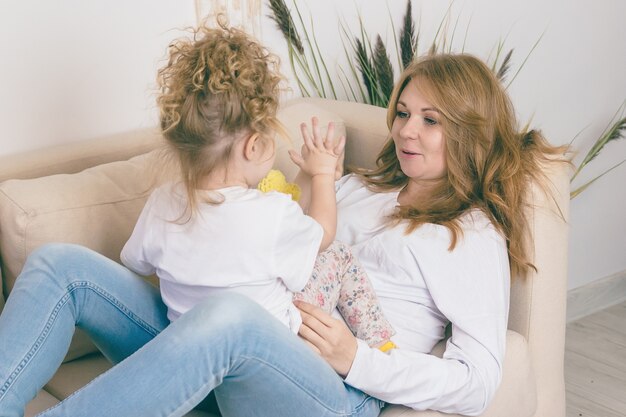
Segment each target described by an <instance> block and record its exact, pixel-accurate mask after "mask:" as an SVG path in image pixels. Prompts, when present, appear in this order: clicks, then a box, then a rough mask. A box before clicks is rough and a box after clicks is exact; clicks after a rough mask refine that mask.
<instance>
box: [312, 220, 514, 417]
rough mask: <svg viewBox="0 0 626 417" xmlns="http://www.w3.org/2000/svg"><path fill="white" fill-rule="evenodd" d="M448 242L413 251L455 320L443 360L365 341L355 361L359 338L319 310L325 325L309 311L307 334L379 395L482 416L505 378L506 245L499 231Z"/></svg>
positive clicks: (338, 366) (356, 382)
mask: <svg viewBox="0 0 626 417" xmlns="http://www.w3.org/2000/svg"><path fill="white" fill-rule="evenodd" d="M444 243H446V242H444V240H443V239H442V240H441V241H439V240H437V239H435V241H433V240H428V239H424V240H423V242H420V243H419V245H418V246H417V247H412V248H411V249H412V250H415V251H417V252H416V253H415V258H416V259H418V260H419V261H418V263H419V267H420V268H421V269H422V272H423V275H424V278H425V280H426V283H427V286H428V289H429V290H430V292H431V296H432V298H433V300H434V302H435V304H436V305H437V308H438V309H439V310H440V311H441V313H442V314H444V315H445V316H446V317H447V318H448V319H449V320H450V321H451V323H452V336H451V338H450V339H449V340H448V343H447V346H446V351H445V353H444V355H443V357H442V358H438V357H435V356H433V355H430V354H427V353H420V352H412V351H408V350H405V349H403V348H402V346H399V348H398V349H394V350H392V351H390V353H388V354H387V353H383V352H381V351H379V350H377V349H372V348H370V347H368V346H367V345H366V344H365V343H364V342H362V341H357V343H358V347H357V349H356V353H355V354H354V357H353V361H352V362H351V363H350V364H348V362H349V360H347V359H345V357H346V355H347V357H349V352H351V351H352V349H353V347H352V342H350V341H349V340H347V338H346V337H345V333H344V335H343V336H341V337H338V336H333V334H335V333H338V332H339V331H340V325H339V323H334V324H333V322H331V321H329V320H327V319H325V318H323V317H322V318H321V319H320V314H319V313H316V312H313V314H312V315H313V316H314V317H316V320H319V321H320V323H315V322H314V321H313V319H311V318H310V317H306V316H304V319H305V325H306V328H305V330H304V331H302V332H301V335H302V336H303V337H304V338H305V339H307V340H308V341H309V342H310V343H312V344H314V345H315V346H316V348H317V349H318V350H319V351H320V352H321V353H322V356H324V358H325V359H326V360H327V361H328V362H329V363H330V364H331V365H332V366H333V367H334V368H335V370H336V371H337V372H338V373H340V374H342V373H344V372H345V370H346V369H349V372H348V374H347V376H346V378H345V381H346V382H347V383H348V384H350V385H352V386H354V387H356V388H359V389H361V390H362V391H364V392H366V393H368V394H370V395H372V396H374V397H377V398H379V399H381V400H383V401H386V402H389V403H393V404H403V405H406V406H408V407H411V408H414V409H417V410H425V409H433V410H438V411H442V412H446V413H460V414H464V415H479V414H480V413H482V412H483V411H484V409H485V408H486V407H487V406H488V405H489V403H490V401H491V398H492V397H493V394H494V393H495V390H496V388H497V387H498V385H499V382H500V379H501V375H502V361H503V358H504V349H505V337H506V325H507V317H508V300H509V273H508V258H507V253H506V246H505V243H504V240H503V239H502V238H501V237H499V235H498V234H497V233H496V232H495V231H493V230H485V231H480V232H465V233H464V237H463V240H462V241H460V242H459V243H458V244H457V247H456V248H455V250H454V251H452V252H449V251H448V250H447V244H444ZM420 245H421V246H420ZM307 321H308V323H307ZM311 323H315V324H311ZM321 324H324V327H322V326H321ZM342 325H343V324H342ZM303 328H304V326H303ZM307 328H308V329H307ZM319 329H322V330H319ZM320 333H322V334H320ZM320 339H323V342H320ZM327 345H328V346H327ZM342 357H344V359H342Z"/></svg>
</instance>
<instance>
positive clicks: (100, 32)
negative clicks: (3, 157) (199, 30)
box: [0, 0, 195, 154]
mask: <svg viewBox="0 0 626 417" xmlns="http://www.w3.org/2000/svg"><path fill="white" fill-rule="evenodd" d="M194 23H195V10H194V7H193V1H191V0H189V1H176V0H133V1H125V0H107V1H104V0H95V1H92V0H90V1H81V0H56V1H45V0H2V1H0V39H2V42H0V57H1V58H0V59H1V60H2V64H1V65H0V79H1V80H2V92H1V93H0V126H2V133H1V134H0V154H12V153H15V152H20V151H25V150H30V149H36V148H41V147H46V146H50V145H54V144H58V143H63V142H70V141H76V140H81V139H87V138H92V137H96V136H100V135H104V134H108V133H114V132H120V131H124V130H129V129H134V128H138V127H141V126H147V125H154V124H155V123H156V119H155V117H154V115H155V112H154V109H153V108H154V99H153V91H154V85H155V82H154V80H155V70H156V68H157V65H158V63H159V60H160V59H162V58H163V57H164V56H165V52H166V47H167V45H168V42H169V41H170V40H171V39H172V38H173V37H175V36H176V33H177V32H176V31H175V30H172V29H173V28H184V27H186V26H190V25H193V24H194Z"/></svg>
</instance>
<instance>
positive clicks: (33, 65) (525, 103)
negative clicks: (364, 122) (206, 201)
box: [0, 0, 626, 288]
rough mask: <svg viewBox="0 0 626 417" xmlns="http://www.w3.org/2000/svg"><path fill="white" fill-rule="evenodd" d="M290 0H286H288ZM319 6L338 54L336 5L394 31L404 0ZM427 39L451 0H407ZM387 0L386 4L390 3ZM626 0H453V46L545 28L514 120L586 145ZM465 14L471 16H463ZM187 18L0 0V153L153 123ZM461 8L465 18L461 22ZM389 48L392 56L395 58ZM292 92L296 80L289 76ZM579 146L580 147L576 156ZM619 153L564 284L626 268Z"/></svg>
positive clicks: (624, 149)
mask: <svg viewBox="0 0 626 417" xmlns="http://www.w3.org/2000/svg"><path fill="white" fill-rule="evenodd" d="M288 1H290V0H288ZM298 4H299V5H300V7H301V9H302V11H303V13H304V15H305V18H306V17H307V15H308V13H309V11H310V12H311V14H312V15H313V16H314V19H315V28H316V34H317V37H318V41H319V42H320V48H321V49H322V50H323V51H324V52H325V55H326V56H327V57H328V58H327V59H328V60H329V62H332V61H333V57H337V60H338V61H339V62H340V63H341V62H343V61H342V56H343V50H342V48H341V44H340V43H339V42H338V36H339V30H338V24H337V16H343V18H344V19H345V20H346V21H347V22H348V24H349V25H350V26H351V27H354V28H355V30H356V21H357V20H356V14H355V11H356V9H357V8H358V9H359V10H360V12H361V14H362V17H363V20H364V22H366V26H367V29H368V31H369V32H370V34H372V35H373V34H375V33H377V32H380V33H381V34H382V35H383V39H385V40H386V41H388V42H392V41H393V38H392V34H391V32H390V30H389V26H390V25H389V17H388V16H389V13H391V15H392V17H393V19H394V22H395V23H396V26H397V27H399V25H400V18H401V17H402V14H403V12H404V8H405V5H406V3H405V1H400V0H387V1H382V0H378V1H372V0H353V1H345V0H344V1H336V0H298ZM413 5H414V6H413V7H414V16H415V17H416V19H417V18H419V16H420V15H421V18H420V22H421V23H420V24H419V27H420V28H421V37H422V39H423V41H422V50H423V48H425V46H426V45H427V44H428V43H430V42H431V41H432V38H433V35H434V32H435V30H436V28H437V26H438V24H439V22H440V21H441V19H442V18H443V16H444V14H445V12H446V10H447V8H448V4H447V3H446V2H441V1H437V0H423V1H414V2H413ZM388 9H389V11H388ZM268 14H269V10H268V9H267V6H266V1H264V4H263V10H262V17H261V22H260V23H261V36H262V39H263V41H264V43H265V44H266V45H268V46H269V47H270V48H271V49H272V50H274V51H275V52H276V53H278V54H279V55H281V56H282V57H283V63H284V67H283V68H284V72H285V73H286V74H289V72H290V70H289V66H288V61H287V56H286V44H285V42H284V40H283V38H282V35H281V34H280V33H279V32H278V31H277V30H276V29H275V28H274V23H273V22H272V21H270V20H269V19H268V18H267V17H266V16H267V15H268ZM624 15H626V2H623V1H621V0H603V1H600V2H594V3H593V4H592V3H591V2H589V1H583V0H552V1H550V2H545V1H540V0H527V1H525V2H518V1H514V0H505V1H503V0H475V1H472V0H457V1H456V2H454V4H453V7H452V10H451V17H452V19H451V24H452V25H453V24H454V22H455V20H456V18H457V17H459V23H458V29H457V35H456V37H455V42H454V45H455V47H454V50H457V51H458V50H460V45H461V43H462V38H463V34H464V31H465V28H466V27H468V25H469V34H468V38H467V43H466V51H467V52H471V53H474V54H476V55H478V56H481V57H483V58H486V57H487V56H488V54H489V51H490V50H491V49H492V48H493V46H494V45H495V44H496V42H497V41H498V40H499V39H500V38H505V37H506V42H505V45H506V47H507V48H515V53H514V60H515V62H514V64H515V66H514V68H517V65H519V63H520V60H522V59H523V57H524V56H525V55H526V53H527V52H528V51H529V50H530V49H531V47H532V45H533V44H534V43H535V41H536V40H537V39H538V37H539V36H540V35H541V33H543V32H544V31H545V35H544V36H543V39H542V40H541V42H540V43H539V46H538V47H537V49H536V50H535V52H534V53H533V54H532V56H531V57H530V59H529V61H528V62H527V64H526V66H525V67H524V69H523V70H522V72H521V73H520V75H519V77H518V78H517V79H516V80H515V82H514V83H513V84H512V85H511V87H510V89H509V91H510V93H511V96H512V98H513V101H514V103H515V105H516V107H517V110H518V113H519V117H520V119H521V120H523V121H525V120H529V119H531V118H532V123H533V125H534V126H536V127H538V128H541V129H543V131H544V133H545V134H546V136H547V137H548V138H549V139H550V140H551V141H552V142H553V143H555V144H563V143H567V142H569V141H570V140H571V138H573V137H574V135H575V134H576V133H577V132H578V131H580V130H581V129H583V128H584V127H586V126H588V127H587V129H586V130H585V131H584V133H583V134H582V135H581V137H579V139H578V140H577V142H576V143H577V145H578V147H579V148H580V149H581V150H582V152H584V151H586V149H587V148H588V147H589V146H590V145H591V143H592V142H593V141H594V140H595V138H596V137H597V136H598V135H599V133H600V132H601V131H602V130H603V129H604V127H605V126H606V124H607V123H608V121H609V119H610V118H611V116H612V115H613V113H614V112H615V111H616V109H617V108H618V107H619V105H620V104H621V103H622V101H623V100H624V99H626V54H625V53H624V51H626V29H625V27H624V24H623V16H624ZM470 20H471V21H470ZM194 22H195V15H194V1H193V0H135V1H122V0H109V1H103V0H100V1H97V0H93V1H78V0H56V1H54V2H50V1H44V0H37V1H27V0H1V1H0V37H1V38H2V39H3V42H2V43H1V44H0V56H1V57H2V58H1V59H2V64H1V65H0V78H1V79H2V80H3V89H2V93H1V94H0V126H2V133H1V134H0V155H7V154H11V153H16V152H21V151H26V150H30V149H38V148H43V147H46V146H50V145H54V144H59V143H64V142H70V141H76V140H82V139H88V138H91V137H96V136H100V135H104V134H108V133H113V132H119V131H125V130H130V129H135V128H138V127H142V126H150V125H154V124H155V123H156V111H155V108H154V79H155V71H156V68H157V67H158V66H159V65H160V63H161V62H162V61H161V60H162V58H163V57H164V53H165V48H166V46H167V43H168V42H169V41H170V40H171V39H172V38H175V37H177V36H179V34H180V32H178V31H177V30H175V29H177V28H181V27H185V26H188V25H191V24H193V23H194ZM468 22H469V23H468ZM393 60H395V58H394V57H392V61H393ZM293 88H294V92H293V95H297V94H298V90H297V88H296V86H295V84H293ZM624 158H626V141H625V140H622V141H620V142H617V143H614V144H612V145H609V147H607V148H606V149H605V151H604V152H603V153H602V155H600V157H599V158H598V159H597V160H596V161H594V162H592V164H591V165H590V166H588V167H587V169H586V172H584V173H583V175H582V177H583V178H581V180H585V179H589V178H591V177H593V175H594V174H597V173H599V172H601V171H602V170H603V169H606V168H608V167H610V166H611V165H612V164H614V163H617V162H619V161H621V160H622V159H624ZM579 159H580V158H579ZM625 180H626V164H624V165H622V166H621V167H620V168H618V169H617V170H615V171H613V172H612V173H610V174H609V175H608V176H606V177H605V178H603V179H601V180H600V181H598V182H597V183H596V184H594V185H593V186H592V187H591V188H590V189H588V190H587V191H585V192H584V193H583V194H582V195H581V196H579V197H577V198H576V199H575V200H574V201H573V202H572V207H571V237H570V273H569V275H570V284H569V286H570V288H575V287H579V286H581V285H584V284H585V283H588V282H591V281H594V280H597V279H600V278H603V277H606V276H608V275H611V274H614V273H616V272H620V271H624V270H626V216H625V215H624V213H626V187H624V182H625Z"/></svg>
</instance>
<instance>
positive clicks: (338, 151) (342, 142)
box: [334, 136, 346, 155]
mask: <svg viewBox="0 0 626 417" xmlns="http://www.w3.org/2000/svg"><path fill="white" fill-rule="evenodd" d="M345 149H346V137H345V136H342V137H340V138H339V140H338V141H337V146H335V149H334V152H335V155H342V154H343V151H344V150H345Z"/></svg>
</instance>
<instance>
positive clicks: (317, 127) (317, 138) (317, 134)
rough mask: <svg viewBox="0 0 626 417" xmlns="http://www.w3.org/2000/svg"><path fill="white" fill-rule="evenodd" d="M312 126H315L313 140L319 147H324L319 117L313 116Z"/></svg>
mask: <svg viewBox="0 0 626 417" xmlns="http://www.w3.org/2000/svg"><path fill="white" fill-rule="evenodd" d="M311 126H312V127H313V142H314V144H315V146H316V147H317V148H323V147H324V138H323V137H322V133H321V131H320V121H319V119H318V118H317V117H312V118H311Z"/></svg>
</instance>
